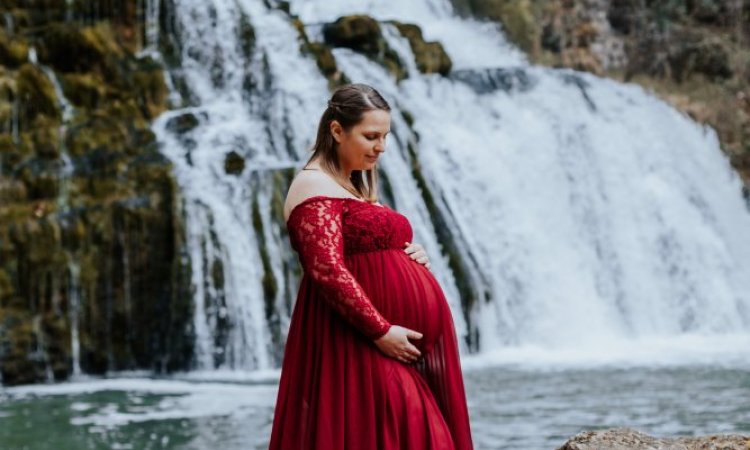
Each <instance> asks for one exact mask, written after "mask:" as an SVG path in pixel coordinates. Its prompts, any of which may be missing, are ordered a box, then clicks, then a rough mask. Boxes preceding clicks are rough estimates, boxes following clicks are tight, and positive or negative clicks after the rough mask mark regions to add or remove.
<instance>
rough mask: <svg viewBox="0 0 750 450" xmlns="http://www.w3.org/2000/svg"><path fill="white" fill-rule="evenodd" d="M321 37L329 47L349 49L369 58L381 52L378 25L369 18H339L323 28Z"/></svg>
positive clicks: (381, 43)
mask: <svg viewBox="0 0 750 450" xmlns="http://www.w3.org/2000/svg"><path fill="white" fill-rule="evenodd" d="M323 37H324V39H325V42H326V43H327V44H329V45H332V46H334V47H346V48H350V49H352V50H354V51H357V52H359V53H364V54H366V55H369V56H378V54H380V53H381V51H382V50H383V40H382V33H381V30H380V25H379V24H378V22H377V21H376V20H375V19H373V18H372V17H370V16H364V15H356V16H345V17H340V18H339V19H338V20H336V21H335V22H333V23H327V24H325V25H324V26H323Z"/></svg>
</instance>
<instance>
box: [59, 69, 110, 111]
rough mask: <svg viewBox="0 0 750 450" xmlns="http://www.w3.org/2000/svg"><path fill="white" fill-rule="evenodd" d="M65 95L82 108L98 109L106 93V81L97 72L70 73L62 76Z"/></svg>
mask: <svg viewBox="0 0 750 450" xmlns="http://www.w3.org/2000/svg"><path fill="white" fill-rule="evenodd" d="M62 87H63V92H64V93H65V97H66V98H67V99H68V100H70V102H71V103H73V104H74V105H76V106H78V107H81V108H88V109H96V108H98V107H99V106H100V102H101V101H102V99H103V98H104V95H105V91H106V88H105V83H104V82H103V80H102V79H101V77H100V76H98V75H97V74H95V73H68V74H64V75H63V76H62Z"/></svg>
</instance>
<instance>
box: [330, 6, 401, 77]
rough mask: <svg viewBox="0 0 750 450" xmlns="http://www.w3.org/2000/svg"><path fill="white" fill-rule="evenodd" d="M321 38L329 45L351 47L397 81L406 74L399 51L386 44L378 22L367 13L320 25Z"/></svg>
mask: <svg viewBox="0 0 750 450" xmlns="http://www.w3.org/2000/svg"><path fill="white" fill-rule="evenodd" d="M323 37H324V40H325V42H326V44H328V45H331V46H334V47H345V48H350V49H352V50H354V51H356V52H359V53H362V54H364V55H365V56H367V57H368V58H370V59H372V60H374V61H376V62H377V63H379V64H380V65H382V66H383V67H385V68H386V70H388V71H389V72H390V73H391V74H393V76H394V77H395V78H396V80H397V81H400V80H402V79H404V78H405V77H406V69H404V65H403V63H402V62H401V60H400V59H399V57H398V54H397V53H396V52H395V51H394V50H393V49H391V48H390V47H388V44H387V43H386V41H385V39H383V35H382V31H381V29H380V24H379V23H378V21H377V20H375V19H373V18H372V17H370V16H365V15H354V16H344V17H340V18H339V19H338V20H336V22H333V23H327V24H325V25H324V26H323ZM336 75H338V74H336ZM336 75H334V76H336ZM329 81H330V78H329ZM332 81H333V84H334V85H336V84H339V83H341V82H346V81H347V80H344V79H343V77H338V79H337V80H332Z"/></svg>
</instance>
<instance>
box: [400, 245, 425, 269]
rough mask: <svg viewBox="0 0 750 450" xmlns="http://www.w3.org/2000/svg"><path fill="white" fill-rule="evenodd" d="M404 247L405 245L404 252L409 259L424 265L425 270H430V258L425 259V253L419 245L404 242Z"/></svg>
mask: <svg viewBox="0 0 750 450" xmlns="http://www.w3.org/2000/svg"><path fill="white" fill-rule="evenodd" d="M404 245H406V248H405V249H404V252H406V254H407V255H409V258H411V259H413V260H414V261H416V262H418V263H419V264H422V265H424V266H425V268H427V269H429V268H430V258H428V257H427V252H426V251H425V250H424V247H422V245H421V244H417V243H415V242H404Z"/></svg>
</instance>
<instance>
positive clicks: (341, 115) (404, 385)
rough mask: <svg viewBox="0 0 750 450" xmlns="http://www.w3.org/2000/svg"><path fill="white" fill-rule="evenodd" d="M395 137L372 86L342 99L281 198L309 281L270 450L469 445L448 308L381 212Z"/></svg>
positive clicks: (292, 333)
mask: <svg viewBox="0 0 750 450" xmlns="http://www.w3.org/2000/svg"><path fill="white" fill-rule="evenodd" d="M389 131H390V107H389V106H388V103H387V102H386V101H385V100H384V99H383V98H382V96H381V95H380V94H379V93H378V92H377V91H376V90H375V89H373V88H371V87H369V86H366V85H362V84H353V85H346V86H343V87H341V88H339V89H337V90H336V92H334V94H333V96H332V98H331V100H330V101H329V102H328V108H327V109H326V110H325V112H324V113H323V116H322V117H321V120H320V124H319V127H318V135H317V140H316V142H315V145H314V147H313V154H312V156H311V157H310V160H309V161H308V162H307V164H306V166H305V168H304V169H303V170H302V171H301V172H300V173H298V174H297V176H296V177H295V179H294V180H293V181H292V184H291V186H290V188H289V193H288V194H287V200H286V205H285V214H286V215H287V229H288V230H289V235H290V240H291V244H292V247H293V248H294V249H295V250H296V251H297V253H298V254H299V257H300V262H301V263H302V268H303V270H304V275H303V277H302V281H301V285H300V289H299V292H298V294H297V300H296V303H295V306H294V311H293V313H292V319H291V324H290V328H289V335H288V338H287V343H286V348H285V352H284V360H283V364H282V369H281V380H280V383H279V393H278V398H277V402H276V409H275V412H274V420H273V429H272V432H271V443H270V449H272V450H277V449H283V450H291V449H295V450H298V449H320V450H344V449H346V450H354V449H356V450H360V449H361V450H392V449H403V450H407V449H408V450H428V449H429V450H443V449H445V450H448V449H457V450H459V449H460V450H465V449H471V448H472V442H471V432H470V429H469V416H468V412H467V407H466V396H465V393H464V384H463V378H462V374H461V366H460V362H459V355H458V346H457V342H456V333H455V329H454V326H453V319H452V317H451V311H450V308H449V307H448V303H447V302H446V299H445V296H444V294H443V292H442V289H441V288H440V285H439V284H438V282H437V280H436V279H435V278H434V277H433V275H432V273H431V272H430V270H429V267H428V266H427V265H423V264H420V259H417V260H414V259H412V257H411V256H410V255H409V254H407V252H405V251H404V247H405V246H406V245H407V243H410V242H411V239H412V228H411V225H410V224H409V221H408V219H407V218H406V217H404V216H403V215H402V214H399V213H398V212H396V211H394V210H392V209H390V208H388V207H387V206H384V205H381V204H379V203H378V201H377V196H376V194H377V172H376V163H377V160H378V158H379V157H380V155H381V153H383V151H385V139H386V135H387V134H388V133H389ZM414 248H418V246H416V244H411V245H409V247H407V250H409V249H411V250H413V249H414ZM422 260H423V259H422Z"/></svg>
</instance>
